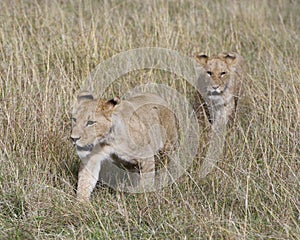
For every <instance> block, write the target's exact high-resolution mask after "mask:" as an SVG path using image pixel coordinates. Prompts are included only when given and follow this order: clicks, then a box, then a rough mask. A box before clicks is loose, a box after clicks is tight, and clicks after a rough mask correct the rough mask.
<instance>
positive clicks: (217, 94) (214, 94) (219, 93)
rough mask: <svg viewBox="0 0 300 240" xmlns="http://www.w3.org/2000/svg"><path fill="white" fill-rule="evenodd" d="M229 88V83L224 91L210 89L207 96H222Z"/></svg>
mask: <svg viewBox="0 0 300 240" xmlns="http://www.w3.org/2000/svg"><path fill="white" fill-rule="evenodd" d="M227 87H228V83H227V84H226V85H225V86H224V88H223V89H222V90H221V89H220V88H217V89H208V90H207V94H208V96H220V95H222V94H223V93H224V92H225V91H226V89H227Z"/></svg>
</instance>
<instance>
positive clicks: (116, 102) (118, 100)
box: [106, 97, 121, 106]
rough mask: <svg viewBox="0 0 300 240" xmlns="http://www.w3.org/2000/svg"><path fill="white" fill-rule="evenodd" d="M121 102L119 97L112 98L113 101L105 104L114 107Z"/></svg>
mask: <svg viewBox="0 0 300 240" xmlns="http://www.w3.org/2000/svg"><path fill="white" fill-rule="evenodd" d="M120 102H121V100H120V98H119V97H114V98H113V99H110V100H108V101H107V102H106V103H107V104H109V105H112V106H115V105H117V104H119V103H120Z"/></svg>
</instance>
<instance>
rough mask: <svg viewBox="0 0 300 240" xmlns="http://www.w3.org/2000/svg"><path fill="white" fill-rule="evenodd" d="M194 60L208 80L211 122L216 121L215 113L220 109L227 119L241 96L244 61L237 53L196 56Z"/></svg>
mask: <svg viewBox="0 0 300 240" xmlns="http://www.w3.org/2000/svg"><path fill="white" fill-rule="evenodd" d="M196 59H197V61H198V63H200V65H201V66H202V67H203V68H204V70H205V72H206V74H207V77H208V79H209V85H208V87H207V92H206V93H207V97H208V99H209V100H210V103H208V106H209V107H210V108H212V109H213V111H212V115H213V116H210V117H211V118H212V119H211V120H212V121H214V120H216V112H218V111H219V110H220V109H223V110H225V113H226V117H227V119H228V118H229V117H230V116H232V114H233V113H234V112H235V110H236V107H237V101H238V98H239V97H240V95H241V91H242V84H243V80H244V74H245V68H246V63H245V60H244V59H243V57H242V56H240V55H239V54H237V53H220V54H219V55H215V56H211V57H208V56H207V55H205V54H198V55H197V56H196Z"/></svg>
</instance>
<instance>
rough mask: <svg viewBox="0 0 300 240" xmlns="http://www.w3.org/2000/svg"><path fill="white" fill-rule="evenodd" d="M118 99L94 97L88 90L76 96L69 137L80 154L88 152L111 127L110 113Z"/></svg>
mask: <svg viewBox="0 0 300 240" xmlns="http://www.w3.org/2000/svg"><path fill="white" fill-rule="evenodd" d="M119 102H120V99H119V98H114V99H111V100H109V101H105V100H102V99H94V97H93V95H91V94H90V93H88V92H82V93H80V94H79V95H78V96H77V100H76V101H75V104H74V106H73V113H72V122H73V126H72V133H71V139H72V141H73V143H74V145H75V146H76V148H77V152H78V154H80V153H81V156H84V155H87V154H89V153H90V152H91V151H92V150H93V148H94V146H95V145H96V144H97V143H99V142H100V141H101V139H103V138H104V137H105V135H106V134H107V133H108V132H109V130H110V127H111V124H112V123H111V115H112V112H113V110H114V108H115V107H116V105H117V104H119Z"/></svg>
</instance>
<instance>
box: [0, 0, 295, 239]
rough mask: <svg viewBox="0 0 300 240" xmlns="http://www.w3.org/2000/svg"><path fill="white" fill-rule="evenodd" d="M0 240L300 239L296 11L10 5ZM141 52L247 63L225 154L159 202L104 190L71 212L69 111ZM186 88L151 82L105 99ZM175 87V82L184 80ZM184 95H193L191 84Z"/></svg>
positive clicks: (74, 161)
mask: <svg viewBox="0 0 300 240" xmlns="http://www.w3.org/2000/svg"><path fill="white" fill-rule="evenodd" d="M0 9H1V10H0V136H1V138H0V239H299V238H300V226H299V225H300V186H299V179H300V148H299V141H300V105H299V104H300V103H299V101H300V97H299V96H300V68H299V63H300V50H299V42H300V39H299V36H300V14H299V12H300V4H299V1H296V0H295V1H293V0H289V1H283V0H274V1H266V0H265V1H258V0H257V1H247V0H241V1H230V0H227V1H226V0H224V1H223V0H222V1H221V0H214V1H192V0H188V1H175V0H174V1H150V0H149V1H138V0H128V1H120V0H114V1H92V0H88V1H71V0H69V1H58V0H53V1H38V0H36V1H9V0H0ZM140 47H162V48H167V49H173V50H176V51H178V52H179V53H181V54H183V55H187V56H193V55H194V54H195V53H198V52H205V53H208V54H213V53H218V52H221V51H224V50H229V51H235V52H239V53H240V54H241V55H242V56H243V57H244V58H245V59H246V60H247V63H248V72H247V81H246V82H245V89H246V91H245V97H244V98H243V99H242V100H241V103H240V104H241V105H240V112H239V116H238V118H237V121H236V122H235V124H232V125H231V126H230V127H229V128H228V133H227V137H226V144H225V148H224V155H223V159H222V161H220V162H219V163H218V167H217V168H215V169H214V171H213V172H211V173H210V174H209V175H208V176H207V177H206V178H203V179H200V178H199V176H198V173H199V170H200V168H201V164H200V163H201V161H202V160H203V158H204V156H205V151H206V149H207V144H205V143H206V142H207V133H208V132H209V129H207V127H208V123H207V122H201V121H200V122H199V128H200V131H201V129H202V130H203V134H200V136H201V139H199V140H200V143H201V146H200V147H199V153H198V156H197V157H196V158H195V159H194V161H193V164H192V166H191V167H190V168H189V169H188V173H187V174H185V175H183V176H181V177H180V178H179V179H178V181H177V183H176V184H173V185H172V186H170V187H166V188H164V189H163V190H162V191H160V192H155V193H145V194H130V193H122V192H115V191H114V190H112V189H110V188H108V187H106V186H104V185H99V186H98V188H97V189H96V190H95V191H94V193H93V196H92V201H91V203H90V204H79V203H77V202H76V199H75V189H76V184H77V171H78V167H79V158H78V157H77V155H76V152H75V150H74V149H73V146H72V144H71V141H70V140H69V136H70V131H71V121H70V114H69V113H70V112H71V106H72V102H73V99H74V97H75V95H76V92H77V91H78V89H79V88H80V86H81V84H82V82H83V80H84V79H85V78H86V77H88V76H89V73H90V72H91V71H92V70H93V69H94V68H95V66H97V65H98V64H99V63H101V62H103V61H104V60H106V59H108V58H110V57H112V56H113V55H115V54H117V53H120V52H123V51H127V50H130V49H133V48H140ZM174 77H176V76H174V75H172V74H169V73H164V72H162V71H149V70H141V71H136V72H133V73H129V74H128V75H126V76H124V77H122V78H121V79H120V81H119V82H118V81H117V82H116V83H115V84H114V86H112V87H111V89H109V90H108V91H107V92H106V94H107V97H111V96H112V95H113V94H116V95H122V93H124V92H126V91H127V90H128V89H130V88H131V87H132V86H134V85H136V84H141V83H146V82H160V83H161V82H166V83H167V82H168V81H169V82H170V81H171V82H172V78H174ZM174 81H175V80H174ZM174 86H175V87H176V88H177V91H179V92H181V93H182V94H186V95H187V97H188V98H189V99H192V94H190V93H191V92H192V91H193V89H192V87H191V86H190V85H189V84H187V83H186V82H185V81H184V80H180V81H177V80H176V84H174Z"/></svg>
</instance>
